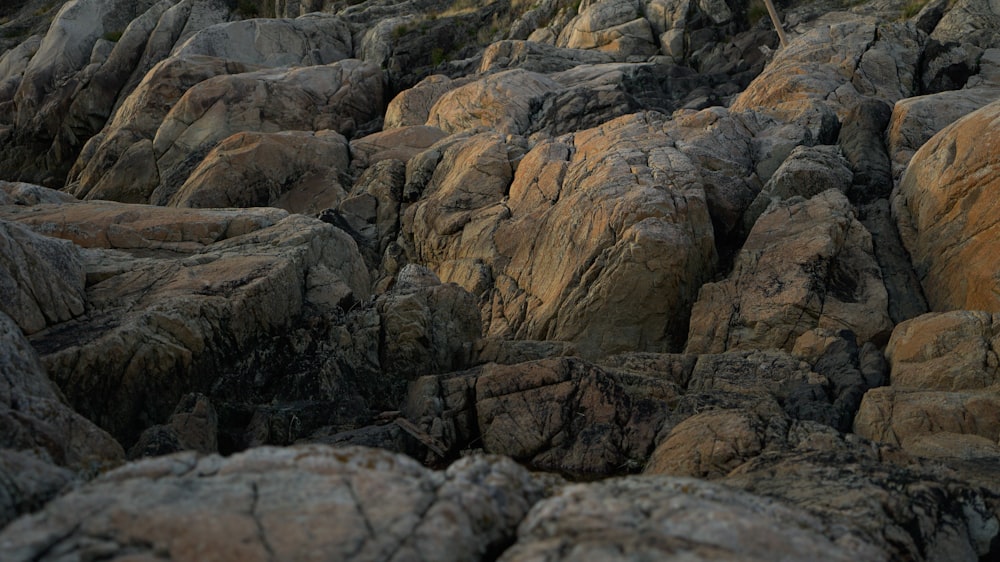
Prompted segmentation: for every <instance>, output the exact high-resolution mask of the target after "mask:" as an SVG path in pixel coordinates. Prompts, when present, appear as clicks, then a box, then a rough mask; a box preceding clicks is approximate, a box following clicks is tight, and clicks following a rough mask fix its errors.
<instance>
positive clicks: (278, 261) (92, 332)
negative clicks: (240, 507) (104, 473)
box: [2, 202, 370, 445]
mask: <svg viewBox="0 0 1000 562" xmlns="http://www.w3.org/2000/svg"><path fill="white" fill-rule="evenodd" d="M2 214H3V215H4V218H7V219H12V218H13V219H16V220H17V221H19V222H21V223H22V224H26V225H29V226H31V227H32V228H33V229H34V230H36V231H39V232H44V233H46V234H48V235H52V236H57V237H65V238H70V239H72V240H73V241H74V242H76V243H77V244H78V245H81V246H84V247H85V248H89V250H86V251H84V252H83V253H82V256H83V259H82V261H83V269H84V271H86V274H87V279H88V289H87V309H88V313H87V314H86V315H85V316H81V317H79V318H76V319H74V320H72V321H69V322H63V323H61V324H60V325H59V327H58V329H56V330H48V331H46V332H45V333H44V334H40V335H39V336H37V337H36V338H35V339H34V341H33V344H34V345H35V346H36V347H37V348H38V349H39V350H40V351H41V354H42V356H43V358H44V361H45V364H46V367H47V368H48V370H49V374H50V376H51V377H53V379H54V380H55V381H57V383H58V384H59V386H60V388H61V389H62V391H63V392H64V393H65V394H66V396H67V397H68V398H69V401H70V403H72V404H73V405H74V407H76V408H77V409H78V410H79V411H81V412H83V413H84V414H85V415H87V416H88V417H90V418H91V419H93V420H96V421H97V422H98V423H99V424H100V425H101V426H102V427H105V428H107V429H108V430H109V431H111V432H112V433H113V434H114V435H116V436H118V437H119V438H121V440H122V441H123V442H124V443H126V444H128V445H132V444H133V443H134V442H135V439H136V438H137V437H138V434H139V433H140V432H141V430H142V429H143V428H144V427H146V426H148V425H152V424H153V423H157V422H159V423H162V422H164V421H166V419H167V418H168V416H169V415H170V413H171V411H172V410H173V409H174V406H175V405H176V404H177V403H178V400H179V399H180V398H181V396H183V395H184V394H186V393H189V392H193V391H197V392H206V393H207V392H208V391H209V390H210V389H211V388H212V386H213V385H221V384H222V383H221V382H220V380H226V378H225V376H224V375H225V374H226V373H225V370H224V369H225V366H226V365H227V364H232V363H234V362H238V361H239V360H240V359H241V358H245V357H246V355H247V354H249V352H250V350H253V349H258V350H260V352H261V353H265V354H266V353H270V352H265V350H267V349H268V345H269V343H268V342H269V341H270V338H271V337H272V336H275V335H276V334H279V333H283V332H286V331H288V330H290V328H291V326H292V324H293V322H295V321H297V319H299V318H300V317H301V316H302V315H303V314H305V312H306V310H307V309H311V310H317V309H318V310H323V311H330V312H334V311H337V310H346V309H347V308H349V307H350V306H351V305H352V304H354V303H357V302H360V301H363V300H364V299H365V298H366V297H367V296H368V291H369V286H370V279H369V276H368V272H367V270H366V268H365V266H364V263H363V262H362V260H361V256H360V254H358V251H357V247H356V245H355V243H354V241H353V240H351V239H350V237H349V236H348V235H347V234H345V233H343V232H342V231H340V230H337V229H335V228H333V227H332V226H330V225H326V224H324V223H322V222H320V221H318V220H315V219H310V218H306V217H304V216H301V215H291V216H288V215H287V213H285V212H283V211H279V210H277V209H271V210H266V209H259V210H254V211H246V210H218V211H200V210H188V209H166V208H156V207H147V206H132V205H123V204H115V203H108V202H102V203H80V204H76V205H56V206H51V205H50V206H46V205H38V206H34V207H18V208H12V207H7V208H3V213H2ZM151 342H155V343H156V345H151ZM250 356H251V357H252V355H250ZM358 368H360V364H359V365H358ZM237 380H238V379H237ZM251 380H252V377H251ZM150 388H156V389H157V391H156V392H155V393H154V394H150V393H149V389H150ZM249 388H254V387H253V386H252V385H251V386H249ZM236 395H237V394H236V393H233V394H231V396H233V397H235V396H236ZM98 396H100V397H101V399H100V400H96V399H95V397H98Z"/></svg>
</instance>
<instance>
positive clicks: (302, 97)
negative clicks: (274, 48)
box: [150, 59, 383, 204]
mask: <svg viewBox="0 0 1000 562" xmlns="http://www.w3.org/2000/svg"><path fill="white" fill-rule="evenodd" d="M382 82H383V80H382V74H381V71H379V69H378V68H376V67H374V66H372V65H370V64H367V63H363V62H361V61H358V60H355V59H346V60H343V61H340V62H336V63H333V64H330V65H325V66H310V67H302V68H293V69H278V70H261V71H257V72H250V73H244V74H239V75H226V76H217V77H214V78H210V79H208V80H205V81H203V82H200V83H198V84H197V85H195V86H194V87H192V88H191V89H189V90H188V91H187V92H185V93H184V95H183V96H182V97H181V99H180V100H178V102H177V104H176V105H174V106H173V108H172V109H171V110H170V113H169V114H167V116H166V117H165V118H164V119H163V123H162V124H161V125H160V127H159V129H158V130H157V132H156V137H155V139H154V140H153V152H154V153H155V154H156V164H157V168H158V169H159V176H160V185H159V187H157V188H156V189H155V190H154V191H153V193H152V194H151V195H150V202H151V203H154V204H164V203H166V202H168V201H169V200H170V199H171V198H172V197H173V196H174V194H175V193H176V191H177V190H178V189H180V187H181V186H182V184H183V183H184V182H185V181H186V180H187V178H188V177H189V176H190V174H191V172H192V171H193V169H194V167H195V166H196V165H197V163H198V162H200V161H201V160H202V158H203V156H202V155H203V154H207V153H208V152H209V151H210V150H211V149H212V148H214V147H215V146H216V145H217V144H218V143H219V142H220V141H222V140H223V139H225V138H226V137H228V136H230V135H232V134H233V133H237V132H240V131H261V132H273V131H280V130H312V131H320V130H323V129H332V130H334V131H337V132H339V133H341V134H343V135H345V136H348V137H349V136H351V135H353V134H354V132H355V130H357V128H358V127H360V126H361V125H364V124H365V123H367V122H369V121H371V120H372V119H374V118H375V117H376V116H377V113H378V112H379V111H381V107H382V103H383V101H382V87H383V84H382Z"/></svg>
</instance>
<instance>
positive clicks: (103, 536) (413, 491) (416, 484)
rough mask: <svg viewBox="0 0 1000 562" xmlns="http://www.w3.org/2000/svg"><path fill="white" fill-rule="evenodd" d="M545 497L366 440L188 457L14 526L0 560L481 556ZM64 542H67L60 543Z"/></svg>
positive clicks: (135, 467)
mask: <svg viewBox="0 0 1000 562" xmlns="http://www.w3.org/2000/svg"><path fill="white" fill-rule="evenodd" d="M542 493H543V488H542V484H541V483H540V481H539V479H536V478H534V477H532V476H531V475H530V474H529V473H528V472H527V471H525V470H524V469H523V468H521V467H519V466H517V465H516V464H514V463H513V462H511V461H510V460H509V459H500V458H495V457H476V458H469V459H465V460H463V461H460V462H458V463H455V464H454V465H452V466H451V467H449V469H448V470H447V471H444V472H432V471H429V470H427V469H425V468H423V467H421V466H420V465H418V464H417V463H415V462H414V461H412V460H411V459H408V458H405V457H402V456H399V455H394V454H391V453H387V452H384V451H378V450H375V449H364V448H360V447H352V448H344V449H335V448H331V447H324V446H318V445H313V446H308V447H293V448H286V449H277V448H270V447H265V448H259V449H254V450H252V451H248V452H246V453H243V454H240V455H236V456H233V457H229V458H222V457H219V456H217V455H212V456H207V457H201V458H198V457H195V456H194V455H192V454H181V455H174V456H169V457H163V458H158V459H151V460H147V461H144V462H141V463H134V464H131V465H129V466H127V467H124V468H122V469H120V470H117V471H115V472H111V473H109V474H106V475H104V476H102V477H101V478H99V479H98V480H97V481H95V482H93V483H91V484H90V485H88V486H86V487H83V488H81V489H80V490H77V491H75V492H73V493H71V494H68V495H66V496H63V497H61V498H59V499H58V500H56V501H55V502H54V503H51V504H49V505H48V506H47V507H46V509H45V510H44V511H42V512H40V513H39V514H37V515H34V516H32V517H28V518H23V519H21V520H19V521H17V522H15V523H14V524H12V525H11V526H9V527H7V528H6V529H5V530H4V532H3V533H2V534H0V554H2V555H3V558H4V559H5V560H10V561H11V562H15V561H22V560H31V559H55V557H59V556H80V557H88V556H96V555H105V554H110V555H112V556H125V555H129V556H136V555H148V556H154V554H153V553H154V552H155V553H157V554H155V556H160V555H161V554H162V555H163V556H167V557H169V558H171V559H189V558H191V557H196V558H200V559H212V560H224V559H228V558H229V557H231V556H234V555H238V556H242V557H249V558H252V559H256V558H267V557H271V556H273V557H275V558H280V559H283V560H292V559H296V560H300V559H309V558H310V557H313V556H316V555H317V553H323V554H322V555H323V556H333V557H334V558H352V559H356V560H380V559H407V560H456V561H457V560H475V559H480V558H481V557H484V556H486V555H487V553H489V552H495V551H496V550H498V549H501V548H503V546H504V545H506V544H507V543H509V542H510V541H511V540H512V539H513V537H514V533H515V528H516V526H517V524H518V523H519V522H520V521H521V519H522V518H523V517H524V515H525V514H526V513H527V511H528V509H529V507H530V506H531V505H533V504H534V503H535V502H536V501H538V499H540V498H541V497H542ZM386 498H391V499H392V501H386ZM321 527H322V528H323V529H325V530H324V532H322V533H315V532H312V530H315V529H318V528H321ZM57 536H61V537H63V540H61V541H59V546H58V547H57V548H56V550H52V547H53V540H54V538H55V537H57ZM234 548H235V549H236V550H234Z"/></svg>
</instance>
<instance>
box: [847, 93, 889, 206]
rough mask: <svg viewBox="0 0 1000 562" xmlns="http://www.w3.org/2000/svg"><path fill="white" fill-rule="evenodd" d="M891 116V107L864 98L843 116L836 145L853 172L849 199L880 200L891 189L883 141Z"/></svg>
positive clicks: (862, 200) (887, 157)
mask: <svg viewBox="0 0 1000 562" xmlns="http://www.w3.org/2000/svg"><path fill="white" fill-rule="evenodd" d="M891 117H892V108H891V107H890V106H889V105H888V104H886V103H884V102H882V101H878V100H865V101H863V102H861V103H859V104H858V105H856V106H854V107H853V108H852V109H851V110H850V111H849V112H848V114H847V115H846V116H844V120H843V124H842V126H841V127H840V135H839V136H838V137H837V145H838V146H839V147H840V149H841V151H842V152H843V153H844V157H845V158H846V159H847V162H848V163H849V165H850V167H851V171H852V172H853V180H852V185H851V187H850V189H848V191H847V195H848V197H849V198H850V199H851V201H854V202H862V203H866V202H870V201H874V200H876V199H884V198H887V197H888V196H889V194H890V192H891V191H892V186H893V183H892V174H891V167H890V162H889V154H888V152H887V150H886V145H885V141H884V140H883V138H884V137H885V131H886V128H887V127H888V126H889V120H890V119H891Z"/></svg>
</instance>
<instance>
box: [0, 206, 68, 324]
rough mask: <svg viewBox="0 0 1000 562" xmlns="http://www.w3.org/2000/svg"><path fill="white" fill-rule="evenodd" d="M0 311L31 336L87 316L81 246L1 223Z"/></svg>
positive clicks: (14, 225)
mask: <svg viewBox="0 0 1000 562" xmlns="http://www.w3.org/2000/svg"><path fill="white" fill-rule="evenodd" d="M0 249H2V251H0V312H3V313H5V314H7V315H8V316H10V317H11V318H13V320H14V321H15V322H16V323H17V325H18V326H20V327H21V329H22V330H24V332H25V333H27V334H33V333H35V332H39V331H41V330H43V329H45V328H46V327H48V326H51V325H53V324H58V323H59V322H65V321H67V320H71V319H73V318H75V317H77V316H80V315H82V314H83V312H84V308H85V306H84V303H85V295H84V281H85V274H84V270H83V265H82V263H81V259H80V255H79V253H78V251H77V248H76V247H75V246H74V245H73V244H71V243H69V242H66V241H64V240H54V239H52V238H48V237H45V236H40V235H38V234H35V233H34V232H32V231H31V230H30V229H28V228H27V227H25V226H22V225H20V224H17V223H12V222H8V221H0Z"/></svg>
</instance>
